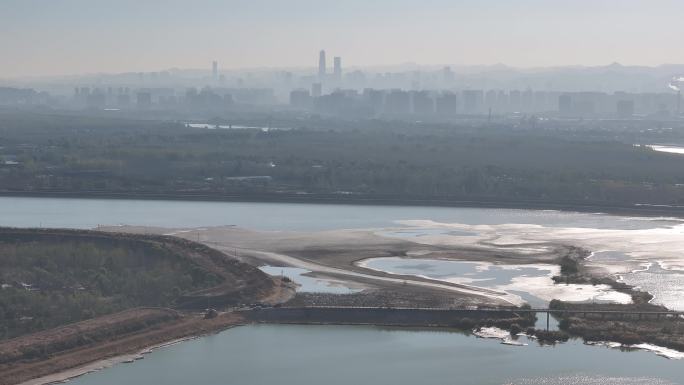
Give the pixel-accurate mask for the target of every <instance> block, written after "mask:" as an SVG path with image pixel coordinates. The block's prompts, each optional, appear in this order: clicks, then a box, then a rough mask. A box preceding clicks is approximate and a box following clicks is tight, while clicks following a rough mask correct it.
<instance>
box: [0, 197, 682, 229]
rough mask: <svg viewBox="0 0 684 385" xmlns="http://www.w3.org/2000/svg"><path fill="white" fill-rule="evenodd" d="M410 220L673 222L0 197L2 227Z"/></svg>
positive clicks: (339, 224) (323, 225) (638, 225)
mask: <svg viewBox="0 0 684 385" xmlns="http://www.w3.org/2000/svg"><path fill="white" fill-rule="evenodd" d="M413 219H429V220H433V221H437V222H445V223H464V224H469V225H480V224H488V225H497V224H506V223H520V224H537V225H541V226H551V227H582V228H607V229H642V228H643V229H646V228H653V227H660V226H668V225H671V224H672V222H671V221H668V220H654V219H653V218H630V217H621V216H613V215H596V214H586V213H573V212H559V211H549V210H509V209H482V208H455V207H454V208H445V207H409V206H365V205H327V204H297V203H243V202H191V201H157V200H118V199H65V198H14V197H0V226H16V227H38V226H41V227H66V228H93V227H96V226H97V225H118V224H129V225H141V226H163V227H182V228H184V227H200V226H223V225H236V226H240V227H244V228H249V229H256V230H302V231H315V230H334V229H351V228H381V227H387V226H396V223H395V221H399V220H413ZM407 231H410V230H407Z"/></svg>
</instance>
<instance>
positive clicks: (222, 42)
mask: <svg viewBox="0 0 684 385" xmlns="http://www.w3.org/2000/svg"><path fill="white" fill-rule="evenodd" d="M683 14H684V2H682V1H681V0H658V1H647V0H622V1H619V2H618V1H614V0H578V1H548V0H517V1H509V0H484V1H483V0H477V1H476V0H459V1H453V0H424V1H409V0H377V1H372V2H369V1H365V0H347V1H344V2H338V1H326V0H319V1H313V0H291V1H282V0H251V1H235V0H228V1H218V0H198V1H193V2H189V1H181V0H164V1H160V0H151V1H144V2H141V1H134V0H115V1H114V0H95V1H93V0H60V1H47V0H5V1H3V2H2V3H1V4H0V46H1V47H3V60H2V61H0V78H11V77H23V76H42V75H63V74H82V73H97V72H127V71H154V70H161V69H167V68H173V67H177V68H206V65H207V64H206V63H208V62H210V60H218V61H220V62H221V63H222V67H223V68H226V69H238V68H261V67H269V68H292V67H312V66H313V63H312V60H311V57H312V55H314V54H315V53H316V52H317V50H318V49H320V48H323V47H328V48H329V49H332V50H334V51H335V52H336V53H338V54H340V55H342V56H343V57H345V58H347V65H348V66H366V67H368V66H386V65H394V64H401V63H408V62H413V63H418V64H421V65H447V64H451V65H476V64H496V63H504V64H507V65H510V66H515V67H547V66H561V65H588V66H591V65H605V64H609V63H612V62H620V63H623V64H628V65H649V66H655V65H659V64H665V63H683V62H684V50H682V49H680V48H679V44H678V43H677V39H678V36H681V35H682V34H683V33H684V24H682V23H681V18H682V15H683Z"/></svg>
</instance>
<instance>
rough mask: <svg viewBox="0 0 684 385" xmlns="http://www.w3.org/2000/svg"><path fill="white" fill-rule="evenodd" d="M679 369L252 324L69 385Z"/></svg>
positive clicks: (424, 336) (622, 359)
mask: <svg viewBox="0 0 684 385" xmlns="http://www.w3.org/2000/svg"><path fill="white" fill-rule="evenodd" d="M683 375H684V365H683V364H682V362H681V361H668V360H666V359H663V358H660V357H657V356H656V355H654V354H651V353H647V352H630V353H622V352H620V351H618V350H613V349H608V348H603V347H587V346H584V345H582V344H580V343H578V342H570V343H566V344H562V345H558V346H556V347H538V346H535V345H534V343H531V344H530V345H529V346H508V345H502V344H500V343H499V342H498V341H497V340H483V339H477V338H474V337H468V336H465V335H463V334H460V333H456V332H446V331H415V330H397V329H394V330H392V329H382V328H373V327H350V326H284V325H281V326H269V325H256V326H245V327H238V328H235V329H231V330H229V331H226V332H223V333H220V334H217V335H213V336H208V337H203V338H201V339H197V340H194V341H188V342H184V343H182V344H178V345H175V346H172V347H168V348H164V349H161V350H158V351H156V352H154V353H152V354H150V355H147V356H146V358H145V359H144V360H141V361H136V362H134V363H132V364H120V365H117V366H115V367H113V368H109V369H106V370H103V371H100V372H96V373H92V374H89V375H86V376H84V377H81V378H78V379H75V380H73V381H72V383H73V384H74V385H120V384H130V385H137V384H140V385H143V384H164V385H187V384H206V385H222V384H226V385H227V384H236V385H263V384H287V385H290V384H292V385H295V384H297V385H318V384H328V385H349V384H376V385H381V384H387V385H390V384H391V385H396V384H423V385H432V384H434V385H449V384H453V385H461V384H463V385H470V384H473V385H475V384H476V385H503V384H520V385H524V384H549V385H565V384H567V385H570V384H573V385H574V384H578V385H582V384H592V385H593V384H596V385H599V384H600V385H609V384H610V385H612V384H615V385H617V384H621V385H622V384H626V385H630V384H644V385H646V384H649V385H650V384H659V385H662V384H681V383H682V382H681V381H682V379H683Z"/></svg>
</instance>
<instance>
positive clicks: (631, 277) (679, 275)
mask: <svg viewBox="0 0 684 385" xmlns="http://www.w3.org/2000/svg"><path fill="white" fill-rule="evenodd" d="M620 280H621V281H622V282H625V283H626V284H628V285H632V286H635V287H637V288H639V289H641V290H644V291H647V292H649V293H651V294H652V295H653V300H652V301H651V302H652V303H654V304H657V305H663V306H665V307H667V308H668V309H672V310H678V311H684V300H682V292H684V271H679V270H668V269H664V268H663V267H662V265H661V264H660V263H653V264H650V265H649V266H648V267H647V268H646V269H645V270H637V271H634V272H632V273H629V274H625V275H622V276H621V277H620Z"/></svg>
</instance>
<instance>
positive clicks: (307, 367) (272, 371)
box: [0, 197, 684, 385]
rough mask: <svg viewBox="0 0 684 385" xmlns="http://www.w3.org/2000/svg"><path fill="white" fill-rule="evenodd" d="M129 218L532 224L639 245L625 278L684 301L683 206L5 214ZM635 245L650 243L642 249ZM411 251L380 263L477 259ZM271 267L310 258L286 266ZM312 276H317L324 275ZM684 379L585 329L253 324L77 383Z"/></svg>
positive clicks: (1, 204)
mask: <svg viewBox="0 0 684 385" xmlns="http://www.w3.org/2000/svg"><path fill="white" fill-rule="evenodd" d="M117 224H129V225H144V226H164V227H171V228H192V227H208V226H224V225H235V226H239V227H244V228H249V229H255V230H288V231H321V230H333V229H374V230H376V231H377V232H378V233H379V234H380V235H385V236H400V237H408V238H412V239H413V240H414V241H416V242H425V243H433V242H435V241H439V242H447V243H448V242H451V241H453V240H456V241H461V240H466V239H469V238H476V236H477V235H481V234H487V236H491V234H492V233H496V234H499V235H500V236H501V239H503V241H502V242H507V241H511V240H517V238H518V237H522V236H525V237H528V238H529V239H530V240H532V241H536V240H539V239H546V238H548V239H549V240H554V241H568V242H570V241H571V240H577V242H579V244H581V245H583V246H587V247H589V248H590V249H592V250H595V251H597V254H596V256H595V260H596V261H600V262H603V263H606V264H613V265H614V264H616V263H624V262H625V261H628V260H631V259H634V258H636V259H635V262H634V263H642V262H643V266H641V268H640V269H638V271H636V272H635V273H633V274H637V275H635V276H629V275H625V276H624V277H623V278H624V280H625V281H628V282H635V283H639V284H642V285H644V286H647V285H649V284H651V285H653V284H658V285H660V286H664V285H666V286H667V288H668V290H667V292H665V293H663V298H669V300H670V301H674V303H675V305H676V304H682V302H684V301H682V300H680V298H682V296H681V293H684V284H683V280H682V279H681V277H682V276H683V275H684V274H679V273H682V271H681V270H682V269H680V268H679V267H678V266H679V265H678V263H679V262H677V261H678V260H677V259H676V257H677V255H682V254H684V253H682V254H679V252H680V251H682V250H684V246H683V244H684V236H683V235H682V234H684V232H683V231H682V221H681V220H678V219H676V218H638V217H622V216H613V215H603V214H586V213H572V212H558V211H543V210H505V209H478V208H438V207H401V206H354V205H344V206H343V205H339V206H338V205H321V204H285V203H229V202H186V201H147V200H108V199H53V198H11V197H0V226H15V227H38V226H40V227H52V228H55V227H66V228H94V227H96V226H97V225H117ZM654 237H655V238H654ZM648 240H651V241H648ZM603 245H605V247H604V246H603ZM635 248H636V249H637V251H638V253H632V252H633V251H634V249H635ZM680 248H681V250H680ZM627 249H628V250H627ZM668 253H669V254H668ZM406 262H407V261H404V262H402V263H399V261H396V260H391V261H389V262H388V261H385V263H391V266H390V265H387V266H384V267H383V266H376V267H383V268H388V269H392V268H394V269H400V268H404V269H409V270H411V269H413V270H416V271H418V272H421V270H422V274H425V275H430V274H436V275H447V276H449V277H452V276H453V275H456V274H457V273H458V272H459V271H460V269H465V270H464V271H465V273H464V274H469V273H471V272H472V271H470V270H469V269H472V266H471V265H458V266H457V265H452V266H450V267H449V269H452V270H448V271H445V272H443V273H440V272H438V271H435V270H431V269H434V268H438V267H439V266H438V264H439V262H435V261H431V264H432V265H431V266H427V265H426V266H417V265H415V264H413V262H411V264H410V265H406V264H405V263H406ZM414 262H415V261H414ZM490 269H492V270H490V273H491V274H492V275H493V276H492V277H490V278H491V279H490V280H489V281H484V282H485V283H486V282H489V283H491V284H492V285H495V284H496V285H502V284H507V282H509V281H511V279H512V278H511V277H510V276H509V273H510V270H505V271H498V270H497V269H496V268H493V267H490ZM519 269H522V271H523V272H525V271H526V270H525V269H524V268H523V267H520V268H519ZM535 269H536V270H539V268H535ZM480 270H482V269H480ZM406 272H410V271H408V270H407V271H406ZM414 272H415V271H414ZM272 273H274V274H288V273H289V274H292V275H297V274H301V273H303V272H300V271H288V272H285V271H283V270H282V269H281V270H280V271H273V272H272ZM527 273H531V272H527ZM532 273H533V272H532ZM498 274H504V275H505V276H503V275H501V276H500V275H498ZM638 274H648V275H644V276H639V275H638ZM659 274H667V277H665V278H667V279H662V280H659V279H657V278H658V275H659ZM677 274H679V275H677ZM466 277H467V275H466ZM660 282H662V283H660ZM310 284H311V285H312V286H311V288H313V289H315V288H316V287H317V286H316V285H320V282H310ZM660 286H658V287H660ZM326 287H327V286H326ZM313 289H312V290H313ZM330 290H331V291H335V290H338V289H337V288H334V287H333V288H331V289H330ZM673 290H674V291H673ZM654 291H656V288H654ZM678 293H679V294H678ZM683 305H684V304H683ZM683 379H684V360H667V359H664V358H661V357H658V356H656V355H655V354H653V353H650V352H644V351H637V352H629V353H623V352H620V351H619V350H616V349H609V348H605V347H595V346H591V347H590V346H585V345H583V344H581V343H579V342H569V343H566V344H561V345H558V346H556V347H538V346H536V344H535V343H534V342H532V343H530V345H529V346H523V347H518V346H508V345H502V344H500V343H499V342H498V341H497V340H480V339H476V338H474V337H472V336H466V335H463V334H459V333H450V332H444V331H416V330H411V331H407V330H387V329H380V328H370V327H341V326H329V327H318V326H306V327H303V326H247V327H239V328H235V329H231V330H228V331H226V332H223V333H220V334H217V335H213V336H208V337H203V338H199V339H197V340H193V341H189V342H185V343H182V344H178V345H175V346H172V347H168V348H164V349H161V350H158V351H156V352H154V353H153V354H151V355H148V356H146V358H145V359H144V360H141V361H136V362H135V363H133V364H120V365H116V366H115V367H113V368H109V369H106V370H103V371H100V372H96V373H93V374H89V375H86V376H83V377H81V378H78V379H75V380H73V383H74V384H82V385H108V384H123V383H127V384H153V383H156V384H165V385H175V384H190V383H192V384H199V385H214V384H216V385H218V384H240V385H249V384H265V383H268V382H271V381H274V382H275V381H277V382H279V383H284V384H303V385H308V384H312V385H313V384H321V383H326V384H350V383H368V384H390V383H391V384H415V383H421V384H602V385H603V384H673V383H674V384H684V382H682V381H683Z"/></svg>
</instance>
